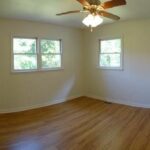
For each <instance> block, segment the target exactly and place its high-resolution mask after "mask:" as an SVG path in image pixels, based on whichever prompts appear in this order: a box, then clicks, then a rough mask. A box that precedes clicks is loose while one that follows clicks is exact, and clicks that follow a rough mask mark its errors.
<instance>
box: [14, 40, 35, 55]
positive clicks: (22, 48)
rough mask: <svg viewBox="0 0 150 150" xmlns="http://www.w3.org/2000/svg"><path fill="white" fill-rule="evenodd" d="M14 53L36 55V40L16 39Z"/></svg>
mask: <svg viewBox="0 0 150 150" xmlns="http://www.w3.org/2000/svg"><path fill="white" fill-rule="evenodd" d="M13 52H14V53H24V54H26V53H36V39H25V38H14V39H13Z"/></svg>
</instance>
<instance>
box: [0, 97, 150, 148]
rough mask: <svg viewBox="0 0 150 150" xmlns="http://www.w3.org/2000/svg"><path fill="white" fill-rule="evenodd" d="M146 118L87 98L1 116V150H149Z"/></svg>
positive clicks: (149, 129)
mask: <svg viewBox="0 0 150 150" xmlns="http://www.w3.org/2000/svg"><path fill="white" fill-rule="evenodd" d="M149 116H150V109H142V108H134V107H129V106H124V105H118V104H107V103H104V102H102V101H99V100H96V99H91V98H87V97H81V98H78V99H74V100H72V101H68V102H65V103H62V104H57V105H53V106H49V107H45V108H39V109H35V110H29V111H24V112H19V113H12V114H0V150H14V149H15V150H18V149H19V150H149V149H150V118H149Z"/></svg>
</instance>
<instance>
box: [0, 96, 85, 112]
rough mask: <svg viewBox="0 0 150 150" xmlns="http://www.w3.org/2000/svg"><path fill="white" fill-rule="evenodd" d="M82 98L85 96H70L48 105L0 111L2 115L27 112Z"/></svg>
mask: <svg viewBox="0 0 150 150" xmlns="http://www.w3.org/2000/svg"><path fill="white" fill-rule="evenodd" d="M82 96H83V95H76V96H70V97H68V98H61V99H59V100H53V101H49V102H47V103H43V104H36V105H32V106H26V107H18V108H8V109H0V114H4V113H14V112H21V111H25V110H31V109H36V108H41V107H46V106H51V105H55V104H59V103H63V102H65V101H69V100H72V99H75V98H79V97H82Z"/></svg>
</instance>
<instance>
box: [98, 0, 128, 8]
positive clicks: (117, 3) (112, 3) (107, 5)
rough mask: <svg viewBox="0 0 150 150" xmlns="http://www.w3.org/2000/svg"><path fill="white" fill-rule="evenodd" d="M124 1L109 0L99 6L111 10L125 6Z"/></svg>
mask: <svg viewBox="0 0 150 150" xmlns="http://www.w3.org/2000/svg"><path fill="white" fill-rule="evenodd" d="M126 4H127V2H126V0H111V1H108V2H104V3H102V4H101V5H100V6H102V7H103V8H104V9H108V8H113V7H117V6H121V5H126Z"/></svg>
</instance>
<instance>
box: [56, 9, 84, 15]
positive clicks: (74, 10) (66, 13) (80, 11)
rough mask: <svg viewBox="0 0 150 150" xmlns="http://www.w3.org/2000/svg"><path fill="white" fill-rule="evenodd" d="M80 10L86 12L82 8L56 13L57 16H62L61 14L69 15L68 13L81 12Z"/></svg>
mask: <svg viewBox="0 0 150 150" xmlns="http://www.w3.org/2000/svg"><path fill="white" fill-rule="evenodd" d="M80 12H84V11H81V10H72V11H67V12H63V13H59V14H56V15H57V16H61V15H67V14H73V13H80Z"/></svg>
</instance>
